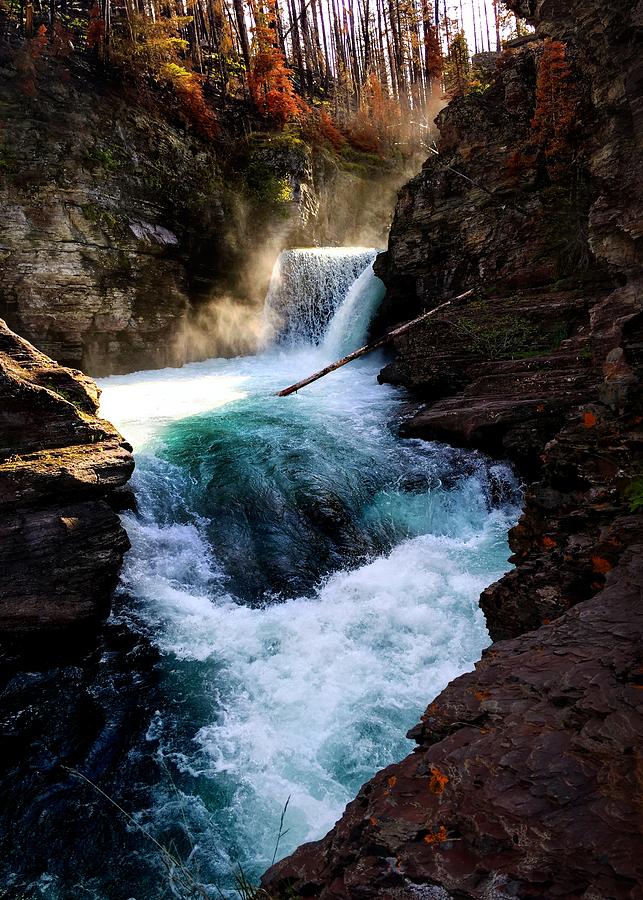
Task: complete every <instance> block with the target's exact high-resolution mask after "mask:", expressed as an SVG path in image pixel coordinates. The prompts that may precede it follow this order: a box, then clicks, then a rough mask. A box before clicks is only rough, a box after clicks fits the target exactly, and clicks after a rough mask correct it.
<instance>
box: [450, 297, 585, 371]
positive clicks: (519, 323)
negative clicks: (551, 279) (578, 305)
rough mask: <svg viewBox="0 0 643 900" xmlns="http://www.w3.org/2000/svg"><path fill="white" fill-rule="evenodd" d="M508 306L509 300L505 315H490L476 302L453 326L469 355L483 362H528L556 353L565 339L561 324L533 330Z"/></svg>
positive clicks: (527, 322)
mask: <svg viewBox="0 0 643 900" xmlns="http://www.w3.org/2000/svg"><path fill="white" fill-rule="evenodd" d="M511 303H512V298H508V299H507V301H506V304H505V307H506V311H498V310H497V309H496V311H494V312H492V311H491V310H489V309H488V308H486V303H485V301H483V300H477V301H474V302H472V303H470V304H469V305H468V307H467V310H466V311H465V312H463V313H462V314H461V315H460V317H459V318H458V319H457V320H455V321H454V322H453V326H454V328H455V331H456V333H457V334H458V335H459V336H460V337H461V338H462V339H463V340H464V341H465V343H466V345H467V346H468V348H469V349H470V350H471V351H472V352H473V353H475V354H476V355H478V356H481V357H482V358H484V359H531V358H533V357H537V356H541V355H542V354H543V353H551V352H552V351H554V350H557V349H558V347H560V345H561V343H562V342H563V341H564V340H566V338H568V337H569V328H568V326H567V325H566V324H565V323H562V322H552V323H550V324H549V325H546V326H545V327H537V326H536V325H534V324H533V323H532V322H530V320H529V319H528V318H526V317H525V316H521V315H517V314H516V313H514V312H512V311H511Z"/></svg>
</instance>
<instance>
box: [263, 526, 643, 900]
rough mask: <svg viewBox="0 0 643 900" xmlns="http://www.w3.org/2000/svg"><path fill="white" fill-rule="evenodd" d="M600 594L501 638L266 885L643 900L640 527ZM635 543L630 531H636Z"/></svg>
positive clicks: (325, 894) (325, 895)
mask: <svg viewBox="0 0 643 900" xmlns="http://www.w3.org/2000/svg"><path fill="white" fill-rule="evenodd" d="M630 528H636V535H635V537H636V540H635V541H634V542H633V543H632V544H631V545H630V548H629V550H628V552H627V554H626V555H625V557H624V558H623V561H622V563H621V565H620V566H619V567H618V568H617V569H616V570H614V571H613V572H612V573H611V574H610V575H609V576H608V584H607V587H606V588H605V590H604V592H603V593H602V595H601V596H599V597H596V598H594V599H592V600H588V601H585V602H584V603H582V604H579V605H578V606H576V607H575V608H574V609H573V610H571V611H570V612H568V613H566V614H565V615H564V616H562V617H560V618H559V619H558V620H557V621H556V622H555V623H553V624H552V625H551V626H549V627H546V628H541V629H539V630H537V631H532V632H530V633H528V634H525V635H522V636H520V637H518V638H515V639H514V640H511V641H503V642H499V643H496V644H494V645H493V647H492V648H491V649H490V650H488V651H487V652H486V653H485V654H484V656H483V658H482V660H481V661H480V662H479V663H478V665H477V666H476V670H475V672H472V673H470V674H467V675H463V676H461V677H460V678H457V679H456V680H455V681H453V682H452V683H451V684H450V685H449V686H448V687H447V688H446V690H445V691H443V692H442V694H440V696H439V697H438V698H437V700H435V701H434V702H433V703H431V704H430V706H429V707H428V709H427V711H426V713H425V715H424V716H423V719H422V722H421V724H420V725H419V726H418V727H417V728H415V729H413V731H412V732H411V736H413V737H414V738H415V739H416V740H417V742H418V745H419V746H418V749H417V750H416V751H415V753H412V754H411V755H410V756H408V757H407V758H406V759H405V760H404V761H403V762H401V763H399V764H397V765H393V766H389V767H388V768H387V769H384V770H383V771H382V772H380V773H378V775H376V777H375V778H374V779H373V780H372V781H370V782H369V783H368V784H367V785H365V786H364V787H363V788H362V790H361V791H360V793H359V794H358V796H357V798H356V799H355V800H354V801H353V802H352V803H350V804H349V805H348V807H347V808H346V812H345V813H344V815H343V817H342V818H341V820H340V821H339V823H338V824H337V825H336V826H335V828H334V829H333V830H332V831H331V832H330V833H329V835H328V836H327V837H326V838H324V840H322V841H320V842H318V843H315V844H307V845H304V846H303V847H301V848H300V849H299V850H298V851H297V852H296V853H295V854H294V855H293V856H292V857H290V858H289V859H286V860H284V861H283V862H282V863H278V864H277V865H276V866H275V867H274V868H272V869H271V870H270V871H269V872H268V874H267V875H266V876H265V878H264V882H263V884H264V886H265V888H266V889H267V890H268V891H269V892H271V893H272V894H273V895H275V896H279V897H281V896H284V897H285V896H298V897H318V898H320V900H330V898H345V897H350V898H371V897H386V898H394V897H400V898H401V897H405V898H411V897H418V898H422V897H425V898H435V900H448V898H454V900H455V898H458V900H465V898H492V897H493V898H499V900H500V898H510V897H520V898H527V897H547V898H561V900H562V898H565V900H571V898H576V897H584V898H586V900H590V898H592V900H599V898H600V900H608V898H611V900H625V898H637V897H641V896H642V889H643V865H642V860H643V856H642V855H641V837H640V830H639V829H640V824H641V821H640V802H641V793H640V791H641V788H640V755H639V754H640V747H641V741H642V740H643V691H642V690H641V688H642V687H643V682H642V678H641V656H640V649H641V639H642V638H643V608H642V607H641V603H640V597H641V591H642V590H643V556H642V551H643V528H642V527H641V520H640V518H639V520H638V522H636V523H634V522H632V521H628V520H626V519H624V520H621V521H620V522H619V523H615V529H616V530H617V531H619V530H620V529H630ZM631 537H634V535H633V534H632V535H631Z"/></svg>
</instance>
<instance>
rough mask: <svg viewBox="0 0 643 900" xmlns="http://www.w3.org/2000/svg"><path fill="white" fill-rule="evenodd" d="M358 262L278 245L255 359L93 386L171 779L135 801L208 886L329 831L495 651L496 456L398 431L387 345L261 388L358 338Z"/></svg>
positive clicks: (125, 612)
mask: <svg viewBox="0 0 643 900" xmlns="http://www.w3.org/2000/svg"><path fill="white" fill-rule="evenodd" d="M374 256H375V251H374V250H370V249H364V248H340V249H333V250H323V249H318V250H299V251H286V252H285V253H283V254H282V256H281V257H280V259H279V261H278V263H277V265H276V267H275V272H274V274H273V280H272V284H271V287H270V291H269V293H268V296H267V299H266V306H265V311H264V323H265V329H266V335H267V336H266V345H265V347H264V349H263V350H262V351H261V352H259V353H258V354H257V355H256V356H253V357H244V358H237V359H212V360H208V361H206V362H201V363H193V364H190V365H186V366H184V367H182V368H180V369H165V370H161V371H152V372H138V373H134V374H130V375H125V376H116V377H111V378H107V379H104V380H103V381H102V382H101V384H100V386H101V388H102V391H103V393H102V399H101V415H103V416H104V417H105V418H107V419H109V420H111V421H112V422H114V424H115V425H117V427H119V428H120V430H121V431H122V433H123V434H124V435H125V437H126V438H127V439H128V440H129V441H131V443H132V444H133V446H134V450H135V455H136V464H137V468H136V472H135V476H134V480H133V487H134V490H135V494H136V500H137V509H136V512H128V513H125V514H124V515H123V520H124V524H125V526H126V528H127V532H128V534H129V537H130V540H131V543H132V549H131V550H130V552H129V553H128V555H127V558H126V563H125V566H124V570H123V574H122V578H121V584H120V587H119V594H120V603H119V605H118V612H117V615H118V617H119V618H120V619H121V620H123V621H126V622H127V624H128V626H129V627H130V628H134V629H136V630H138V631H140V632H141V633H143V634H145V635H146V636H147V637H148V638H149V639H150V640H151V641H152V642H153V643H154V644H155V646H156V647H157V648H158V650H159V652H160V662H159V666H160V669H161V673H162V680H163V697H164V703H163V705H162V706H161V707H159V709H158V710H157V711H156V712H155V714H154V715H153V716H152V718H151V720H150V723H149V729H148V740H149V742H150V747H152V748H153V752H154V754H155V755H156V757H157V759H158V760H159V761H160V762H161V764H162V767H163V770H164V771H165V772H166V773H167V779H166V780H165V781H164V782H163V783H162V784H159V785H157V786H156V787H155V789H154V797H153V802H152V803H151V804H150V805H149V807H147V808H145V809H136V810H131V812H132V813H133V814H134V815H135V817H136V820H137V822H139V824H140V825H141V826H142V827H144V828H146V829H147V830H149V832H150V833H151V834H153V835H154V836H155V837H157V838H158V839H159V840H161V841H163V840H165V839H166V838H167V835H169V834H172V835H175V834H176V832H177V829H178V830H179V831H180V832H181V833H182V834H183V835H184V837H185V841H184V844H183V847H184V851H185V852H184V857H185V858H186V859H189V862H188V865H189V866H190V870H191V871H193V872H194V873H195V877H197V878H198V879H199V880H200V881H201V882H202V883H203V884H204V885H205V886H206V890H210V891H213V892H215V891H218V890H222V891H223V892H224V893H226V892H227V891H229V890H230V889H231V888H232V885H233V878H234V872H235V871H236V870H237V868H238V866H239V865H240V866H241V867H242V868H243V870H244V872H245V873H246V875H248V876H249V877H251V878H254V879H256V878H257V877H258V876H259V875H260V873H261V872H262V871H263V870H264V869H265V868H267V866H269V865H270V863H271V861H272V859H273V857H274V856H275V855H276V857H277V858H280V857H281V856H283V855H285V854H286V853H288V852H290V851H292V849H293V848H294V847H296V846H297V845H299V844H300V843H302V842H303V841H307V840H312V839H317V838H320V837H321V836H323V834H325V832H326V831H327V830H328V829H329V828H330V827H331V826H332V825H333V823H334V822H335V821H336V820H337V818H338V817H339V816H340V815H341V812H342V810H343V808H344V806H345V804H346V803H347V802H348V801H349V800H350V799H352V797H353V796H354V795H355V793H356V792H357V790H358V789H359V787H360V785H361V784H362V783H363V782H364V781H366V780H367V779H368V778H369V777H371V776H372V775H373V774H374V773H375V771H376V770H377V769H379V768H381V767H383V766H385V765H387V764H389V763H391V762H393V761H395V760H398V759H401V758H402V757H403V756H404V755H406V754H407V753H408V752H410V750H411V749H412V746H413V745H412V743H411V742H410V741H409V740H407V739H406V737H405V733H406V731H407V730H408V728H409V727H411V726H412V725H413V724H415V722H416V721H417V720H418V718H419V716H420V715H421V713H422V712H423V710H424V708H425V707H426V705H427V703H428V702H430V700H431V699H432V698H433V697H434V696H435V695H436V694H437V693H438V692H439V691H440V690H441V689H442V688H443V687H444V686H445V685H446V684H447V683H448V682H449V681H450V680H451V679H452V678H454V677H455V676H457V675H458V674H460V673H462V672H464V671H466V670H469V669H471V668H472V667H473V664H474V662H475V661H476V660H477V659H478V658H479V656H480V653H481V651H482V649H483V648H484V647H485V646H486V645H487V644H488V642H489V638H488V635H487V631H486V628H485V623H484V617H483V615H482V613H481V611H480V609H479V608H478V603H477V601H478V595H479V593H480V591H481V590H482V589H483V588H484V587H485V586H486V585H488V584H489V583H491V582H492V581H494V580H495V579H497V578H498V577H499V576H500V575H501V574H502V573H503V572H505V571H506V570H507V568H508V563H507V558H508V548H507V537H506V536H507V531H508V528H509V527H510V526H511V525H512V524H513V522H514V521H515V519H516V516H517V512H518V503H519V489H518V485H517V483H516V481H515V479H514V477H513V475H512V473H511V471H510V469H509V468H508V467H506V466H504V465H502V464H499V463H493V462H491V461H489V460H488V459H486V458H485V457H483V456H481V455H479V454H476V453H472V452H465V451H461V450H455V449H451V448H448V447H445V446H444V445H440V444H435V443H429V442H422V441H418V440H405V439H402V438H400V437H399V436H398V433H397V432H398V426H399V423H400V421H401V419H402V417H403V415H404V411H405V399H406V398H405V395H404V394H403V393H402V392H400V391H399V390H397V389H394V388H392V387H390V386H382V385H379V384H378V383H377V373H378V371H379V369H380V368H381V367H382V365H383V359H382V357H381V356H376V355H374V356H371V357H367V358H364V359H362V360H360V361H358V362H355V363H354V364H351V365H350V366H348V367H345V368H343V369H340V370H338V371H336V372H334V373H332V374H331V375H329V376H328V377H326V378H324V379H322V380H321V381H320V382H317V383H316V384H314V385H312V386H310V387H309V388H307V389H305V390H304V391H302V392H300V393H299V394H297V395H293V396H292V397H289V398H278V397H276V396H275V392H276V391H277V390H279V389H280V388H283V387H285V386H287V385H289V384H291V383H294V382H296V381H297V380H299V379H300V378H302V377H304V376H306V375H308V374H310V373H311V372H313V371H315V370H317V369H319V368H321V367H323V366H324V365H326V364H327V363H328V362H331V361H332V360H333V359H335V358H337V357H339V356H342V355H343V354H344V353H346V352H348V351H349V350H351V349H355V348H356V347H358V346H360V345H361V344H362V343H364V341H365V339H366V336H367V330H368V326H369V322H370V320H371V318H372V316H373V314H374V312H375V311H376V309H377V307H378V305H379V303H380V301H381V299H382V296H383V285H382V284H381V282H380V281H379V279H377V278H376V276H375V275H374V274H373V271H372V265H371V264H372V260H373V258H374ZM286 801H289V802H288V808H287V810H286V814H285V817H284V829H285V830H287V833H286V834H285V835H284V836H283V837H282V838H281V840H280V841H279V845H278V847H277V852H276V854H275V845H276V843H277V836H278V832H279V822H280V817H281V814H282V812H283V809H284V806H285V804H286ZM149 852H150V854H152V853H153V848H150V850H149ZM128 887H129V886H128ZM131 890H132V895H133V896H134V895H135V896H136V897H137V898H139V900H141V898H144V897H146V896H149V897H152V896H156V895H155V894H153V893H152V892H149V893H145V890H144V889H143V888H142V887H141V889H140V890H139V891H137V890H136V886H131Z"/></svg>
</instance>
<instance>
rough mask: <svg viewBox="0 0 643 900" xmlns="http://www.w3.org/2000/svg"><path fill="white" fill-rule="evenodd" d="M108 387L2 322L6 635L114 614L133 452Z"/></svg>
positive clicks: (2, 623) (0, 629)
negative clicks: (124, 495)
mask: <svg viewBox="0 0 643 900" xmlns="http://www.w3.org/2000/svg"><path fill="white" fill-rule="evenodd" d="M97 409H98V389H97V387H96V385H95V384H94V382H93V381H91V379H89V378H87V377H86V376H85V375H83V374H82V373H81V372H79V371H75V370H71V369H66V368H64V367H62V366H59V365H58V364H57V363H55V362H54V361H53V360H51V359H49V358H48V357H47V356H45V355H44V354H42V353H40V352H39V351H38V350H36V349H35V347H33V346H32V345H31V344H29V343H28V342H27V341H25V340H24V339H22V338H20V337H19V336H18V335H16V334H14V333H13V332H12V331H10V330H9V328H8V327H7V326H6V325H5V323H4V322H3V321H2V320H0V572H1V573H2V574H1V577H0V633H2V634H10V633H23V632H29V631H33V630H55V629H61V628H69V627H70V626H75V627H78V628H80V627H82V626H84V625H88V624H90V623H92V622H95V621H96V620H97V619H100V618H102V617H103V616H105V615H106V614H107V612H108V611H109V603H110V596H111V593H112V591H113V588H114V585H115V583H116V578H117V575H118V570H119V566H120V563H121V560H122V558H123V554H124V553H125V551H126V550H127V549H128V547H129V543H128V540H127V535H126V534H125V531H124V530H123V528H122V526H121V524H120V519H119V517H118V515H117V514H116V513H115V512H114V510H113V509H112V506H111V505H110V501H113V500H114V498H115V491H116V490H117V489H118V488H120V487H122V486H123V485H124V484H125V483H126V482H127V480H128V479H129V477H130V475H131V473H132V470H133V468H134V461H133V458H132V455H131V452H130V451H131V447H129V445H128V444H126V443H125V441H124V440H123V438H122V437H121V436H120V434H118V432H117V431H116V429H115V428H113V426H111V425H110V424H109V423H108V422H105V421H103V420H102V419H99V418H97V416H96V411H97Z"/></svg>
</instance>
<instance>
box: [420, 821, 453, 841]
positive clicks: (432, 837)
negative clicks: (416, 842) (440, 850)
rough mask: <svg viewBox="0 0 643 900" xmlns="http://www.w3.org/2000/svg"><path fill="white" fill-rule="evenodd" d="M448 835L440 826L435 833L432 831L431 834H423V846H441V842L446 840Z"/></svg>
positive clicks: (442, 826)
mask: <svg viewBox="0 0 643 900" xmlns="http://www.w3.org/2000/svg"><path fill="white" fill-rule="evenodd" d="M447 835H448V833H447V830H446V828H445V827H444V825H440V827H439V828H438V830H437V831H434V832H433V834H425V835H424V843H425V844H441V843H442V842H443V841H446V840H448V836H447Z"/></svg>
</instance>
